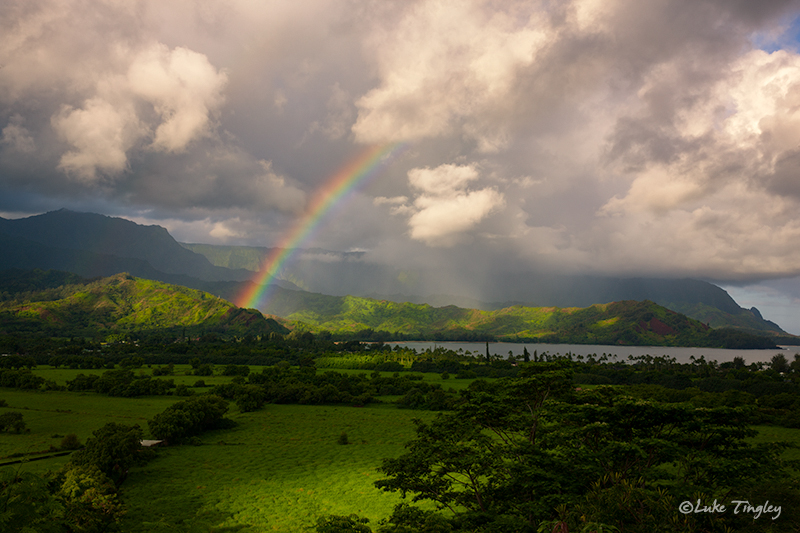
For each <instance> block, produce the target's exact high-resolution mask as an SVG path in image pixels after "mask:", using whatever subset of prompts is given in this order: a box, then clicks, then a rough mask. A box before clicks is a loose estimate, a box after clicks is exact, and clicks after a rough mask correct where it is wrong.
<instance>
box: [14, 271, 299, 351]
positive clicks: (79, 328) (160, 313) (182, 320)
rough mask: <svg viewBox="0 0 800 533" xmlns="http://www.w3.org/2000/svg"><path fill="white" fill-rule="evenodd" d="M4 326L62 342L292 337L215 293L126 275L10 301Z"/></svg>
mask: <svg viewBox="0 0 800 533" xmlns="http://www.w3.org/2000/svg"><path fill="white" fill-rule="evenodd" d="M0 323H2V324H3V326H2V328H3V330H4V331H5V332H6V333H22V334H26V335H27V334H34V335H37V336H63V337H95V336H97V335H102V336H103V337H113V336H115V335H116V336H118V337H120V338H125V336H126V335H127V334H130V333H135V334H139V335H145V336H146V335H148V334H149V333H151V332H159V334H163V333H164V332H169V331H173V332H180V333H181V334H183V335H184V336H185V335H194V334H197V332H205V333H208V332H220V333H236V334H240V335H246V334H250V335H261V334H269V333H272V332H278V333H287V332H288V330H286V329H285V328H284V327H282V326H280V325H279V324H278V323H277V322H275V321H274V320H272V319H266V318H264V317H263V316H262V315H261V313H259V312H257V311H253V310H246V309H239V308H237V307H236V306H234V305H233V304H231V303H229V302H226V301H225V300H222V299H221V298H218V297H216V296H212V295H211V294H208V293H204V292H202V291H198V290H195V289H188V288H186V287H180V286H178V285H169V284H166V283H161V282H158V281H150V280H144V279H140V278H134V277H133V276H131V275H129V274H124V273H123V274H117V275H116V276H111V277H108V278H103V279H100V280H97V281H92V282H84V283H77V284H73V285H62V286H60V287H57V288H50V289H46V290H43V291H39V292H30V291H28V292H22V293H17V294H16V295H15V296H14V297H13V298H12V297H10V296H7V297H6V299H5V301H4V302H3V303H2V304H0Z"/></svg>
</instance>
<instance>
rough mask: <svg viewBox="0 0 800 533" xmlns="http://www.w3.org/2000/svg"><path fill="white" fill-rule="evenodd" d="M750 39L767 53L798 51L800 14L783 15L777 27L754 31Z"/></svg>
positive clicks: (799, 49)
mask: <svg viewBox="0 0 800 533" xmlns="http://www.w3.org/2000/svg"><path fill="white" fill-rule="evenodd" d="M750 41H751V42H752V43H753V46H754V47H756V48H758V49H760V50H764V51H765V52H769V53H772V52H775V51H777V50H789V51H792V52H800V14H798V13H794V14H792V15H791V16H787V17H785V18H784V19H783V20H782V21H781V24H780V25H779V26H778V27H776V28H773V29H771V30H770V31H764V32H756V33H754V34H753V35H751V36H750Z"/></svg>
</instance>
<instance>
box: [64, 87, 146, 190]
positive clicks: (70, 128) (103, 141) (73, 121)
mask: <svg viewBox="0 0 800 533" xmlns="http://www.w3.org/2000/svg"><path fill="white" fill-rule="evenodd" d="M52 124H53V129H54V130H55V131H56V132H57V133H58V134H59V135H60V136H61V137H62V138H63V139H64V140H65V141H66V142H67V143H68V144H70V145H71V146H72V147H73V149H71V150H69V151H67V152H66V153H64V155H63V156H61V161H60V162H59V165H58V167H59V168H60V169H63V170H64V171H66V172H67V173H68V174H70V173H71V174H74V175H75V176H77V177H78V178H80V179H82V180H84V181H87V182H91V181H95V180H96V179H97V178H98V172H97V171H98V170H99V171H100V172H103V173H106V174H117V173H119V172H122V171H123V170H124V169H125V167H126V165H127V163H128V156H127V151H128V150H129V149H130V148H131V147H132V146H133V144H134V143H135V142H136V140H137V139H138V137H140V136H141V135H142V127H141V125H140V123H139V120H138V118H137V116H136V113H135V111H134V110H133V107H132V106H130V105H123V106H121V107H119V106H114V105H112V104H111V103H109V102H107V101H106V100H104V99H102V98H90V99H89V100H87V101H86V102H85V103H84V105H83V107H82V108H80V109H75V108H73V107H71V106H66V105H65V106H64V107H62V109H61V111H60V112H59V113H58V115H55V116H53V118H52Z"/></svg>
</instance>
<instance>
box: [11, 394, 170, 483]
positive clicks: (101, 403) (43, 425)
mask: <svg viewBox="0 0 800 533" xmlns="http://www.w3.org/2000/svg"><path fill="white" fill-rule="evenodd" d="M0 399H3V400H5V401H6V402H8V407H0V414H2V413H5V412H8V411H17V412H20V413H22V416H23V420H24V421H25V424H26V425H27V428H28V429H29V430H30V433H22V434H14V433H0V463H6V462H8V461H14V460H17V459H20V457H14V456H13V455H14V454H25V456H23V458H24V457H27V458H34V457H36V456H37V455H38V454H39V452H47V451H48V450H49V449H50V447H51V446H58V445H59V443H60V442H61V438H63V436H64V435H66V434H68V433H75V434H76V435H77V436H78V438H79V439H80V440H81V442H86V439H87V438H88V437H90V436H91V435H92V432H93V431H95V430H96V429H98V428H100V427H101V426H102V425H103V424H106V423H108V422H117V423H120V424H128V425H131V424H139V425H140V426H141V427H142V428H143V429H144V430H145V431H147V419H148V418H151V417H153V415H155V414H157V413H160V412H161V411H163V410H164V409H166V408H167V407H168V406H169V405H171V404H173V403H175V402H176V401H178V400H180V399H181V398H179V397H176V396H150V397H146V398H130V399H129V398H111V397H108V396H100V395H98V394H95V393H77V392H55V391H49V392H33V391H22V390H15V389H2V388H0ZM68 460H69V457H68V456H66V457H57V458H53V459H45V460H39V461H31V462H29V463H26V464H25V465H23V468H25V469H27V470H30V471H32V472H38V473H40V472H45V471H47V470H48V469H57V468H59V467H60V466H61V465H63V464H64V463H66V462H67V461H68ZM18 467H19V465H15V468H18Z"/></svg>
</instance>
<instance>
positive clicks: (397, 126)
mask: <svg viewBox="0 0 800 533" xmlns="http://www.w3.org/2000/svg"><path fill="white" fill-rule="evenodd" d="M518 14H519V15H522V20H520V18H519V17H516V16H515V15H518ZM383 22H384V24H383V25H382V26H380V27H379V28H378V29H377V30H376V32H375V34H374V35H373V36H372V37H371V39H370V44H371V45H373V46H374V49H375V50H376V55H377V62H378V68H379V71H380V73H381V84H380V86H378V87H376V88H374V89H372V90H370V91H369V92H367V93H366V94H365V95H364V96H363V97H361V98H360V99H359V100H358V101H357V105H358V108H359V116H358V120H357V121H356V123H355V125H354V126H353V132H354V133H355V135H356V138H357V139H358V140H360V141H362V142H396V141H409V140H418V139H422V138H426V137H437V136H444V135H448V134H453V133H456V134H458V133H459V130H460V131H461V132H462V133H463V134H465V135H468V136H469V137H471V138H474V139H476V140H477V141H478V143H479V145H480V147H481V149H482V150H484V151H496V150H497V149H499V148H500V147H501V146H502V145H504V144H505V142H504V137H505V135H506V132H505V131H504V128H503V127H502V125H501V124H500V123H499V122H500V121H495V120H492V119H491V115H495V114H500V115H505V114H507V113H508V112H509V110H508V109H507V108H506V107H505V100H506V99H507V97H508V96H509V93H510V92H511V91H512V90H513V87H514V83H515V81H516V75H517V71H518V70H519V69H520V68H523V67H525V66H527V65H530V64H531V63H532V62H533V61H534V60H535V58H536V55H537V52H538V51H539V50H540V49H541V48H542V47H543V46H545V44H546V42H547V38H548V33H549V28H548V25H547V23H546V19H545V17H544V16H542V15H541V13H514V10H513V9H512V10H509V11H508V12H506V11H493V10H490V9H484V8H483V6H482V5H481V3H480V2H461V1H440V2H419V3H416V4H415V5H414V6H413V7H411V8H410V9H409V10H408V11H407V12H406V13H405V14H404V16H403V17H402V18H401V19H400V20H399V21H397V22H394V21H383Z"/></svg>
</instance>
